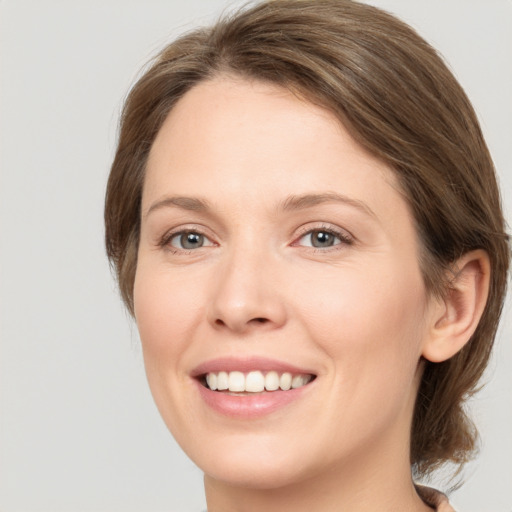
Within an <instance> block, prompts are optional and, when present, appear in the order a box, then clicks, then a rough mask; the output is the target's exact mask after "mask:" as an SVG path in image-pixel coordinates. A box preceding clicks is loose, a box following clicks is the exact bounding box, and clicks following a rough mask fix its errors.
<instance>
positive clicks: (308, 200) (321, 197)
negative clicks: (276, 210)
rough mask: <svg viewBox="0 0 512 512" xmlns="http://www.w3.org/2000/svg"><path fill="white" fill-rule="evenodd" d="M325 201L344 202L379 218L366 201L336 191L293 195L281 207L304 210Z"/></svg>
mask: <svg viewBox="0 0 512 512" xmlns="http://www.w3.org/2000/svg"><path fill="white" fill-rule="evenodd" d="M324 203H342V204H345V205H348V206H352V207H353V208H357V209H358V210H360V211H361V212H363V213H365V214H367V215H370V216H371V217H374V218H377V216H376V215H375V213H374V212H373V210H372V209H371V208H370V207H369V206H368V205H367V204H366V203H364V202H362V201H359V200H358V199H353V198H351V197H348V196H345V195H343V194H338V193H336V192H325V193H322V194H304V195H300V196H296V195H292V196H290V197H288V198H287V199H285V201H283V203H282V205H281V209H283V210H284V211H294V210H303V209H305V208H311V207H313V206H317V205H319V204H324Z"/></svg>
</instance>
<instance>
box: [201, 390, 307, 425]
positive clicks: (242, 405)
mask: <svg viewBox="0 0 512 512" xmlns="http://www.w3.org/2000/svg"><path fill="white" fill-rule="evenodd" d="M196 382H197V386H198V388H199V393H200V395H201V397H202V399H203V400H204V401H205V402H206V404H207V405H208V406H209V407H211V408H212V409H213V410H215V411H216V412H218V413H220V414H223V415H225V416H231V417H234V418H241V419H253V418H258V417H261V416H265V415H267V414H271V413H273V412H275V411H277V410H279V409H281V408H283V407H285V406H287V405H288V404H290V403H292V402H294V401H295V400H297V399H299V398H300V397H301V396H302V395H303V394H304V391H305V390H306V388H309V387H310V386H311V384H306V385H305V386H302V387H300V388H296V389H290V390H289V391H267V392H263V393H254V394H249V393H248V394H245V395H231V394H229V393H225V392H219V391H212V390H211V389H209V388H207V387H205V386H203V384H201V382H199V381H196Z"/></svg>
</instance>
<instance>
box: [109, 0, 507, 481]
mask: <svg viewBox="0 0 512 512" xmlns="http://www.w3.org/2000/svg"><path fill="white" fill-rule="evenodd" d="M222 75H234V76H237V77H241V78H246V79H249V80H259V81H264V82H268V83H272V84H276V85H279V86H282V87H284V88H286V89H288V90H290V91H292V92H293V93H294V94H296V95H298V96H299V97H301V98H304V99H305V100H307V101H310V102H312V103H314V104H316V105H319V106H321V107H324V108H327V109H328V110H329V111H331V112H332V113H333V114H334V115H335V116H336V117H337V118H338V119H339V120H340V122H341V123H342V124H343V125H344V126H345V127H346V128H347V129H348V130H349V132H350V133H351V135H352V136H353V137H354V139H355V140H356V141H357V142H358V143H359V144H360V145H361V146H362V147H364V148H365V149H366V150H368V151H369V152H371V153H372V154H373V155H375V156H376V157H377V158H379V159H380V160H381V161H382V162H384V163H386V164H387V165H388V166H389V167H390V168H391V169H392V170H393V171H394V173H395V175H396V176H397V178H398V181H399V183H400V185H401V189H402V190H401V191H402V193H403V195H404V197H405V198H406V200H407V202H408V204H409V207H410V209H411V212H412V214H413V217H414V221H415V226H416V230H417V233H418V239H419V241H420V242H419V243H420V253H421V256H420V262H419V263H420V268H421V271H422V275H423V279H424V282H425V285H426V288H427V290H428V291H429V293H432V294H434V295H436V296H438V297H443V295H444V294H445V293H446V291H447V290H448V289H449V286H450V283H449V277H450V275H451V274H450V272H453V271H454V269H453V264H454V262H456V260H457V259H458V258H459V257H460V256H462V255H463V254H465V253H467V252H468V251H471V250H473V249H484V250H485V251H486V252H487V254H488V255H489V258H490V262H491V278H490V280H491V282H490V292H489V297H488V301H487V304H486V307H485V311H484V313H483V316H482V318H481V320H480V323H479V325H478V327H477V329H476V332H475V333H474V335H473V336H472V337H471V339H470V340H469V342H468V343H467V344H466V345H465V346H464V348H463V349H462V350H460V351H459V352H458V353H457V354H456V355H455V356H453V357H452V358H451V359H449V360H447V361H444V362H441V363H432V362H429V361H426V362H425V369H424V373H423V376H422V380H421V384H420V389H419V393H418V397H417V401H416V405H415V410H414V417H413V424H412V434H411V451H410V453H411V455H410V456H411V464H412V466H413V469H414V471H415V474H416V476H425V475H427V474H428V473H429V472H431V471H432V470H433V469H435V468H437V467H438V466H439V465H441V464H443V463H445V462H447V461H451V462H454V463H455V464H458V465H459V466H461V465H462V464H464V463H465V462H466V461H467V460H468V459H469V458H470V455H472V453H473V452H474V450H475V447H476V439H477V432H476V429H475V427H474V425H473V423H472V422H471V420H470V419H469V418H468V417H467V415H466V413H465V412H464V402H465V400H466V399H467V398H468V397H469V396H471V394H472V393H474V391H475V389H476V386H477V384H478V381H479V379H480V377H481V375H482V373H483V371H484V369H485V367H486V365H487V362H488V359H489V355H490V351H491V347H492V345H493V341H494V337H495V334H496V329H497V325H498V320H499V317H500V313H501V309H502V306H503V301H504V296H505V292H506V286H507V271H508V265H509V258H510V247H509V245H508V237H507V234H506V231H505V222H504V219H503V214H502V210H501V206H500V204H501V201H500V194H499V190H498V186H497V182H496V176H495V171H494V166H493V162H492V159H491V157H490V155H489V151H488V149H487V146H486V144H485V141H484V139H483V136H482V133H481V130H480V127H479V123H478V120H477V118H476V115H475V112H474V110H473V108H472V106H471V104H470V102H469V100H468V98H467V96H466V94H465V93H464V91H463V89H462V88H461V86H460V85H459V84H458V82H457V81H456V79H455V78H454V76H453V75H452V73H451V72H450V71H449V70H448V68H447V66H446V65H445V64H444V62H443V60H442V59H441V58H440V57H439V55H438V54H437V53H436V51H435V50H434V49H433V48H432V47H431V46H430V45H429V44H428V43H427V42H425V41H424V40H423V39H422V38H421V37H420V36H419V35H418V34H417V33H416V32H415V31H414V30H413V29H411V28H410V27H409V26H407V25H406V24H404V23H403V22H401V21H399V20H398V19H396V18H395V17H393V16H392V15H390V14H388V13H386V12H384V11H382V10H379V9H377V8H375V7H371V6H369V5H365V4H360V3H358V2H355V1H351V0H274V1H272V0H269V1H265V2H262V3H259V4H257V5H256V6H253V7H250V8H246V9H242V10H240V11H238V12H236V13H233V14H231V15H228V16H226V17H224V18H222V19H221V20H220V21H218V22H217V23H216V24H215V25H213V26H212V27H210V28H203V29H199V30H195V31H193V32H190V33H188V34H186V35H184V36H182V37H180V38H179V39H177V40H176V41H174V42H173V43H172V44H170V45H169V46H167V47H166V48H164V49H163V50H162V51H161V52H160V53H159V54H158V55H157V56H156V58H155V59H154V61H153V62H152V63H151V65H150V67H149V68H148V69H147V70H146V72H145V73H144V74H143V76H142V77H141V78H140V79H139V80H138V81H137V83H136V84H135V86H134V87H133V88H132V89H131V92H130V93H129V95H128V97H127V99H126V102H125V105H124V110H123V112H122V117H121V122H120V134H119V140H118V146H117V151H116V154H115V159H114V161H113V164H112V169H111V173H110V177H109V181H108V186H107V193H106V203H105V225H106V248H107V253H108V257H109V258H110V261H111V263H112V265H113V268H114V269H115V272H116V274H117V278H118V282H119V287H120V291H121V295H122V298H123V300H124V302H125V304H126V306H127V307H128V309H129V311H130V312H131V313H132V314H133V284H134V278H135V271H136V265H137V249H138V243H139V229H140V215H141V212H140V208H141V195H142V188H143V183H144V173H145V166H146V162H147V158H148V154H149V151H150V149H151V146H152V144H153V141H154V140H155V137H156V135H157V133H158V131H159V129H160V127H161V126H162V123H163V122H164V120H165V119H166V117H167V115H168V114H169V111H170V110H171V109H172V108H173V106H174V105H175V104H176V102H177V101H178V100H179V99H180V98H181V97H183V95H184V94H185V93H186V92H187V91H189V90H190V89H191V88H193V87H194V86H195V85H197V84H198V83H200V82H203V81H206V80H209V79H212V78H214V77H217V76H222Z"/></svg>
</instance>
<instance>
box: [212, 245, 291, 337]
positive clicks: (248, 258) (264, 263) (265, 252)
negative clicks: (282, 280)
mask: <svg viewBox="0 0 512 512" xmlns="http://www.w3.org/2000/svg"><path fill="white" fill-rule="evenodd" d="M247 238H249V237H247ZM247 238H246V239H245V240H244V241H240V242H241V243H237V244H236V245H233V246H232V247H230V248H228V249H227V250H226V254H225V257H223V258H222V262H221V264H220V265H219V267H218V268H217V270H218V273H217V275H216V277H215V287H214V288H215V289H214V290H212V297H211V305H210V311H209V320H210V322H211V323H212V324H213V325H214V326H215V327H216V328H227V329H230V330H232V331H236V332H243V331H246V330H250V329H252V328H256V327H257V326H260V327H262V326H263V325H265V326H266V327H267V328H269V327H279V326H281V325H282V324H283V323H284V322H285V317H286V312H285V307H284V302H283V297H282V295H281V293H280V289H279V282H278V279H277V275H278V272H277V268H276V267H277V258H276V257H275V255H274V254H272V251H271V250H270V248H269V245H268V244H267V243H265V242H264V241H262V240H261V239H260V240H254V239H253V240H249V239H247Z"/></svg>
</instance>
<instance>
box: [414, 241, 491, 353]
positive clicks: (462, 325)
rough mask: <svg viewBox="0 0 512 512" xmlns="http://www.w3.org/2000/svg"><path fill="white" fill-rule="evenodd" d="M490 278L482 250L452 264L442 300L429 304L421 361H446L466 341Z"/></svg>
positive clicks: (484, 299)
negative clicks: (427, 327)
mask: <svg viewBox="0 0 512 512" xmlns="http://www.w3.org/2000/svg"><path fill="white" fill-rule="evenodd" d="M490 276H491V265H490V262H489V256H488V254H487V253H486V252H485V251H484V250H480V249H478V250H475V251H471V252H468V253H466V254H464V256H462V257H461V258H460V259H459V260H457V261H456V262H455V264H454V265H453V270H452V272H451V273H450V278H449V289H448V291H447V293H446V297H444V299H440V300H438V301H435V303H433V304H432V307H433V311H432V313H433V315H432V317H431V323H430V326H431V327H430V333H429V334H430V335H429V336H427V338H426V339H425V342H424V346H423V351H422V355H423V357H424V358H425V359H427V360H429V361H432V362H434V363H439V362H441V361H446V360H447V359H449V358H450V357H452V356H453V355H455V354H456V353H457V352H458V351H459V350H460V349H461V348H462V347H463V346H464V345H465V344H466V343H467V342H468V341H469V339H470V338H471V336H472V335H473V333H474V332H475V329H476V328H477V326H478V322H479V321H480V318H481V316H482V313H483V311H484V308H485V304H486V303H487V296H488V293H489V282H490Z"/></svg>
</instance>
